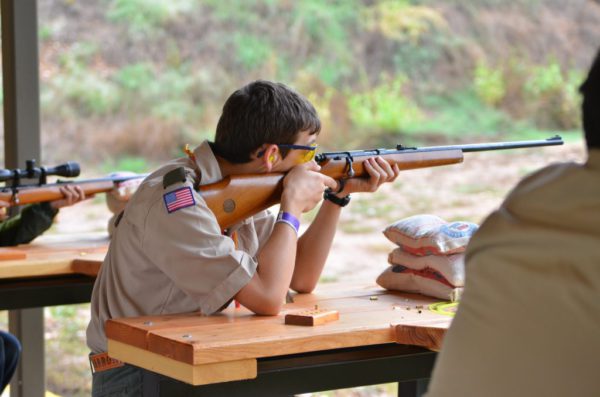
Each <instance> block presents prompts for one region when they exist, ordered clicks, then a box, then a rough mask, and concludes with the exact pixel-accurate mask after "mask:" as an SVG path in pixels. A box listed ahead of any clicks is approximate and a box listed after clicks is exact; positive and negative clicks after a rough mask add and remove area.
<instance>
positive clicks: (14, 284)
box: [0, 233, 109, 397]
mask: <svg viewBox="0 0 600 397" xmlns="http://www.w3.org/2000/svg"><path fill="white" fill-rule="evenodd" d="M108 242H109V240H108V235H107V234H106V233H99V234H83V235H82V234H78V235H54V236H53V235H45V236H41V237H38V238H37V239H35V240H34V241H33V242H32V243H31V244H25V245H19V246H17V247H10V248H1V249H0V258H1V259H0V310H10V312H9V324H10V331H11V332H13V333H15V334H17V335H18V336H19V338H20V340H21V344H22V346H23V351H22V354H21V361H20V364H19V368H18V369H17V373H16V374H15V377H13V381H12V383H11V385H12V386H11V395H19V396H21V395H23V396H40V397H41V396H43V395H44V384H45V368H44V313H43V307H45V306H55V305H66V304H74V303H84V302H89V301H90V298H91V296H92V289H93V287H94V281H95V279H96V275H97V274H98V271H99V269H100V265H101V264H102V262H103V260H104V256H105V255H106V251H107V249H108ZM15 393H16V394H15Z"/></svg>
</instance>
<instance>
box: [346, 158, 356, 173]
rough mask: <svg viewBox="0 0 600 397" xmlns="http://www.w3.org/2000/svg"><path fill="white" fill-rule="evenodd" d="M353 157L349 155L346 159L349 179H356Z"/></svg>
mask: <svg viewBox="0 0 600 397" xmlns="http://www.w3.org/2000/svg"><path fill="white" fill-rule="evenodd" d="M352 160H353V159H352V156H351V155H348V157H346V173H347V174H346V175H347V177H348V178H352V177H354V168H352V164H353V163H352Z"/></svg>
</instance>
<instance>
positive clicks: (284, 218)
mask: <svg viewBox="0 0 600 397" xmlns="http://www.w3.org/2000/svg"><path fill="white" fill-rule="evenodd" d="M279 222H281V223H287V224H288V225H290V226H291V227H292V228H294V230H295V231H296V234H298V230H300V221H299V220H298V218H296V217H295V216H294V215H292V214H290V213H289V212H284V211H279V214H277V220H276V221H275V223H279Z"/></svg>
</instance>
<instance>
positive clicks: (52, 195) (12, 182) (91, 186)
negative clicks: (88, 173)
mask: <svg viewBox="0 0 600 397" xmlns="http://www.w3.org/2000/svg"><path fill="white" fill-rule="evenodd" d="M79 173H80V167H79V164H78V163H76V162H73V161H69V162H67V163H65V164H61V165H59V166H56V167H36V166H35V160H27V161H26V168H25V169H19V168H15V169H0V182H6V186H5V187H2V188H0V200H2V201H6V202H8V203H9V204H10V205H11V206H15V205H24V204H33V203H41V202H44V201H54V200H58V199H61V198H63V194H62V193H61V192H60V187H61V186H65V185H67V184H70V185H78V186H80V187H81V189H82V190H83V192H84V193H85V195H86V196H89V195H92V194H96V193H104V192H108V191H111V190H113V189H115V188H118V187H119V185H120V184H122V183H123V182H125V181H128V180H132V179H142V178H145V177H146V175H131V176H121V175H116V176H108V177H105V178H96V179H80V180H57V181H56V182H55V183H47V177H48V176H52V175H56V176H63V177H76V176H79ZM22 180H27V183H24V184H22V183H21V181H22ZM32 180H33V182H32Z"/></svg>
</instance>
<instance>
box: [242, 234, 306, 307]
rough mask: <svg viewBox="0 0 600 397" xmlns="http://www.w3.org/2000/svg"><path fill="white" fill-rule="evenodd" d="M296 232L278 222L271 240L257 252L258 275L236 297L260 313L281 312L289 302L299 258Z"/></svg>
mask: <svg viewBox="0 0 600 397" xmlns="http://www.w3.org/2000/svg"><path fill="white" fill-rule="evenodd" d="M296 243H297V237H296V232H295V231H294V230H293V229H292V228H291V227H290V226H288V225H286V224H282V223H277V224H276V225H275V227H274V229H273V233H272V234H271V237H270V238H269V240H268V241H267V242H266V243H265V245H264V247H263V248H262V249H261V251H260V252H259V254H258V255H257V260H258V268H257V269H256V274H255V275H254V277H253V278H252V280H250V283H248V285H246V286H245V287H244V288H243V289H242V290H241V291H240V292H239V293H238V294H237V296H236V298H237V299H238V301H239V302H240V303H242V304H243V305H244V306H246V307H247V308H248V309H250V310H252V311H253V312H255V313H257V314H267V315H273V314H277V313H278V312H279V310H280V309H281V306H282V305H283V302H284V301H285V296H286V294H287V291H288V288H289V285H290V282H291V279H292V273H293V271H294V259H295V257H296Z"/></svg>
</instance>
